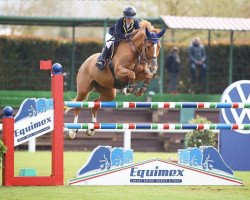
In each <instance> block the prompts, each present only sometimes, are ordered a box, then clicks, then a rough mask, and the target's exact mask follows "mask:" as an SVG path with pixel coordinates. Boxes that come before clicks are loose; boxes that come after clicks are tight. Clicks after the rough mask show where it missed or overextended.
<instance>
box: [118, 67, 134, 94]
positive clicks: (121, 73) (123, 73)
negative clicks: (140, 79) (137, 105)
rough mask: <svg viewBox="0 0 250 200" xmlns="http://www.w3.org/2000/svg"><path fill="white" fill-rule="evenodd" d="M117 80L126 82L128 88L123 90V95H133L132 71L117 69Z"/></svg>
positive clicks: (122, 68)
mask: <svg viewBox="0 0 250 200" xmlns="http://www.w3.org/2000/svg"><path fill="white" fill-rule="evenodd" d="M116 76H117V78H118V79H119V80H127V81H128V86H127V87H126V88H124V89H123V93H124V94H125V95H128V94H130V93H133V91H134V87H135V86H134V83H135V78H136V77H135V73H134V72H133V71H132V70H129V69H127V68H124V67H120V68H117V74H116Z"/></svg>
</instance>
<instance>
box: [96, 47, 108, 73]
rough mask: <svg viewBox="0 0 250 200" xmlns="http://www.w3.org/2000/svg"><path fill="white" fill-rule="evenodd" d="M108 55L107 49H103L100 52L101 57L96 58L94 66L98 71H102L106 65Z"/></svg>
mask: <svg viewBox="0 0 250 200" xmlns="http://www.w3.org/2000/svg"><path fill="white" fill-rule="evenodd" d="M108 54H109V49H108V47H106V46H105V47H104V49H103V50H102V53H101V55H100V56H99V57H98V60H97V62H96V66H97V67H98V68H99V69H100V70H103V69H104V67H105V64H106V59H107V57H108Z"/></svg>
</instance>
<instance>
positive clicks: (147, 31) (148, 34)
mask: <svg viewBox="0 0 250 200" xmlns="http://www.w3.org/2000/svg"><path fill="white" fill-rule="evenodd" d="M145 31H146V35H147V38H150V36H151V34H150V31H149V30H148V27H146V28H145Z"/></svg>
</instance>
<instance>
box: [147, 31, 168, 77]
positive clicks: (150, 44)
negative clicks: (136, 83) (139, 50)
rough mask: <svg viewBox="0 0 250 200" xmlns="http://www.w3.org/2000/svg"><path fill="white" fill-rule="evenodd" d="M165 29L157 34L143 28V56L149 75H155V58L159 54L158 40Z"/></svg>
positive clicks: (156, 66) (156, 65)
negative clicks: (144, 34) (144, 35)
mask: <svg viewBox="0 0 250 200" xmlns="http://www.w3.org/2000/svg"><path fill="white" fill-rule="evenodd" d="M165 31H166V29H163V30H161V31H159V32H151V31H149V30H148V28H147V27H146V28H145V33H146V38H145V43H144V51H145V52H144V54H145V57H146V60H147V63H148V66H149V70H150V72H151V73H153V74H155V73H156V72H157V69H158V63H157V57H158V55H159V52H160V48H161V44H160V38H161V37H162V36H163V35H164V33H165Z"/></svg>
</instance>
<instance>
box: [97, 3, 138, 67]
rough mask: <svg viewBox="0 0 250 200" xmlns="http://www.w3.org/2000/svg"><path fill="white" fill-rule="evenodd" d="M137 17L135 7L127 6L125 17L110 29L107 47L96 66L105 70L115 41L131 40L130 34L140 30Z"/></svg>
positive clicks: (124, 11)
mask: <svg viewBox="0 0 250 200" xmlns="http://www.w3.org/2000/svg"><path fill="white" fill-rule="evenodd" d="M135 16H136V10H135V8H134V7H133V6H126V7H125V8H124V10H123V17H121V18H120V19H118V21H117V22H116V23H115V24H114V25H113V26H112V27H110V28H109V31H108V33H107V34H106V38H105V39H106V45H105V47H104V48H103V50H102V53H101V55H100V56H99V57H98V60H97V63H96V66H97V67H98V68H99V69H100V70H103V69H104V67H105V64H106V62H105V61H106V59H107V57H108V54H109V49H110V47H111V45H112V44H113V42H114V40H121V39H126V38H129V36H130V33H131V32H132V31H133V30H136V29H139V28H140V25H139V21H138V20H136V19H134V17H135Z"/></svg>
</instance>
